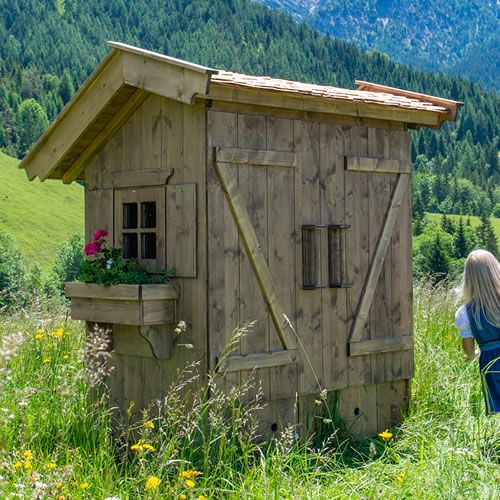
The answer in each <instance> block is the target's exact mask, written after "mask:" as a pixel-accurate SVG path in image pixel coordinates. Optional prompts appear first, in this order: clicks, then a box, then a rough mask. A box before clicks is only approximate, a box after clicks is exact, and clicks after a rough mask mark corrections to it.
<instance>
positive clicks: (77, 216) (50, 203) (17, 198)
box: [0, 151, 83, 272]
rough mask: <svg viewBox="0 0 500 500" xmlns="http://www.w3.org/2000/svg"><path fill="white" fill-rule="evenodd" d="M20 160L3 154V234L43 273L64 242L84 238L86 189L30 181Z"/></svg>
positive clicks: (0, 218)
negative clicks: (74, 238) (20, 165)
mask: <svg viewBox="0 0 500 500" xmlns="http://www.w3.org/2000/svg"><path fill="white" fill-rule="evenodd" d="M18 165H19V160H16V159H15V158H11V157H10V156H7V155H6V154H4V153H2V152H1V151H0V186H1V187H2V191H1V194H0V231H1V232H4V233H6V234H8V235H9V236H11V237H12V238H14V240H15V241H16V242H17V244H18V246H19V248H20V249H21V251H22V253H23V255H24V256H25V257H26V258H27V259H28V260H29V261H31V262H32V263H34V264H37V265H38V266H39V267H40V268H41V269H42V270H43V271H46V272H47V271H49V270H50V269H51V268H52V266H53V265H54V257H55V254H56V251H57V249H58V248H59V247H60V246H61V243H62V242H64V241H66V240H68V239H69V238H70V237H71V236H73V235H74V234H81V235H83V187H82V186H80V185H79V184H76V183H74V184H71V185H70V186H64V185H63V184H62V183H61V182H57V181H50V180H49V181H46V182H43V183H41V182H40V181H38V180H35V181H33V182H28V178H27V177H26V172H25V171H24V170H19V169H18Z"/></svg>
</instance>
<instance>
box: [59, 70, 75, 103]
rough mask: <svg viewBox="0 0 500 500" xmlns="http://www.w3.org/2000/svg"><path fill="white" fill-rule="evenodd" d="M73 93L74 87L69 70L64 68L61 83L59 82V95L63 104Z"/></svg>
mask: <svg viewBox="0 0 500 500" xmlns="http://www.w3.org/2000/svg"><path fill="white" fill-rule="evenodd" d="M74 93H75V87H74V85H73V79H72V78H71V75H70V74H69V71H68V70H67V69H65V70H64V71H63V74H62V78H61V83H60V84H59V95H60V97H61V99H62V101H63V103H64V104H66V103H67V102H68V101H69V100H70V99H71V98H72V97H73V94H74Z"/></svg>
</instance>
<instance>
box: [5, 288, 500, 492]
mask: <svg viewBox="0 0 500 500" xmlns="http://www.w3.org/2000/svg"><path fill="white" fill-rule="evenodd" d="M454 310H455V304H454V296H453V293H452V292H451V291H449V290H447V289H446V288H445V287H440V288H433V289H431V288H430V287H428V286H427V285H424V284H418V285H416V287H415V376H414V379H413V381H412V394H411V401H410V407H409V413H408V415H407V417H406V419H405V420H404V422H403V423H402V425H400V426H399V427H398V428H394V429H390V434H392V436H389V435H384V436H385V438H386V439H383V438H381V437H379V436H372V437H370V438H367V439H365V440H363V441H360V442H356V441H355V440H353V439H352V438H351V437H350V435H349V429H346V428H344V427H343V426H342V425H341V424H340V423H339V422H338V420H337V419H336V418H335V416H334V415H332V412H334V408H333V406H331V404H330V402H329V401H324V400H321V398H319V397H318V399H319V400H320V401H321V404H320V405H319V406H318V416H317V417H316V420H317V424H318V425H317V429H318V432H317V434H316V435H313V436H311V437H310V438H309V439H308V440H307V441H306V442H300V441H297V440H296V433H297V429H289V430H287V431H286V432H284V433H283V435H282V436H281V437H280V438H279V439H278V440H276V441H274V442H272V443H270V444H259V439H258V437H257V436H256V431H255V421H254V417H255V415H257V416H258V412H259V410H258V408H259V407H260V406H261V405H262V403H261V402H259V401H258V400H257V401H254V402H253V403H250V404H249V405H248V406H243V405H242V404H241V403H240V402H239V400H240V398H239V396H241V394H238V393H233V394H231V395H229V396H225V395H224V394H222V393H221V392H220V391H219V390H218V388H217V384H216V382H215V380H211V381H210V384H211V391H212V398H211V399H210V400H207V397H206V392H205V391H204V389H198V390H196V389H194V387H195V386H196V385H197V381H198V377H197V375H196V366H189V367H186V370H185V372H184V373H182V374H180V375H179V380H178V381H177V382H176V383H175V384H174V385H173V387H172V388H171V389H170V390H169V392H168V394H167V395H166V397H165V400H164V401H162V402H158V403H157V404H155V405H153V407H152V408H151V411H150V412H149V414H147V415H144V418H143V420H142V421H141V422H138V423H136V424H130V425H123V426H122V427H120V428H118V429H115V431H114V433H112V432H111V430H110V429H111V427H110V423H111V415H110V412H109V411H108V410H106V407H105V404H104V399H103V397H104V396H102V390H103V387H102V385H101V383H100V380H102V378H101V377H102V376H104V375H105V374H106V371H107V367H106V363H107V354H106V349H107V345H106V335H105V332H99V331H96V332H94V333H93V334H92V335H90V336H89V337H88V338H87V340H86V339H85V336H84V330H83V325H82V323H79V322H73V321H71V320H69V319H68V314H67V309H66V306H65V305H64V304H60V305H58V306H51V307H48V306H47V305H45V304H39V303H37V302H36V301H35V302H34V303H33V304H32V305H31V306H30V307H28V308H25V309H24V310H21V311H18V312H16V313H14V314H12V313H9V314H3V315H2V316H0V497H1V498H16V497H17V498H56V499H58V500H63V499H69V498H93V499H94V498H97V499H104V498H108V499H111V498H113V499H117V498H120V499H126V498H179V499H186V500H187V499H199V500H203V499H204V498H252V499H254V498H255V499H260V498H311V499H313V498H314V499H317V498H348V497H350V498H374V497H376V498H379V497H383V498H491V499H493V498H498V496H499V493H500V467H499V463H500V433H499V432H498V427H499V426H498V423H499V421H498V416H496V417H495V416H493V417H486V416H485V414H484V403H483V400H482V396H481V391H480V381H479V374H478V367H477V364H476V363H475V362H473V363H470V364H467V363H465V361H464V358H463V355H462V352H461V347H460V339H459V337H458V335H457V332H456V329H455V328H454V326H453V312H454ZM84 359H87V363H86V364H84ZM186 385H188V386H189V385H191V386H193V394H194V395H193V396H192V408H191V409H190V410H187V409H185V406H184V401H183V397H182V396H181V389H183V388H184V387H185V386H186ZM244 390H245V388H242V391H244ZM321 415H323V416H321ZM325 415H326V416H328V417H333V418H328V419H325V418H324V416H325ZM380 431H381V432H382V431H384V429H380Z"/></svg>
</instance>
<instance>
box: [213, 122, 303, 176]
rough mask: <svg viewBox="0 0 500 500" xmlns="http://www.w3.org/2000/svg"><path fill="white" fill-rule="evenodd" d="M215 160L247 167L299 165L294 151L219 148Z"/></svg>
mask: <svg viewBox="0 0 500 500" xmlns="http://www.w3.org/2000/svg"><path fill="white" fill-rule="evenodd" d="M247 119H248V118H247ZM261 120H262V118H261ZM215 159H216V161H217V162H222V163H232V164H243V165H247V166H249V165H253V166H269V167H294V166H295V165H296V164H297V156H296V154H295V153H294V152H293V151H266V150H254V149H240V148H221V147H218V148H216V150H215Z"/></svg>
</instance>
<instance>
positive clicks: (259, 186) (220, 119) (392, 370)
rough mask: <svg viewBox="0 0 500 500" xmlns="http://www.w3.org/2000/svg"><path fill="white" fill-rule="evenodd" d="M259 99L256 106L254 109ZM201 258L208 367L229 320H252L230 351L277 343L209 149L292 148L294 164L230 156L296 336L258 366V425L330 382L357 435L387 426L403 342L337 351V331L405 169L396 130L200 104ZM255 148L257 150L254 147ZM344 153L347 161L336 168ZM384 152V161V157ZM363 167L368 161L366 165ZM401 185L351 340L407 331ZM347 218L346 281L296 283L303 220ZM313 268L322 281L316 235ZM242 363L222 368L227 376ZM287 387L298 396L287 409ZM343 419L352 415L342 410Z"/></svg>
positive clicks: (407, 243)
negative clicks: (341, 284) (312, 285)
mask: <svg viewBox="0 0 500 500" xmlns="http://www.w3.org/2000/svg"><path fill="white" fill-rule="evenodd" d="M261 109H262V108H261ZM207 132H208V174H207V175H208V225H209V230H208V234H209V239H208V262H209V263H210V270H209V273H208V279H209V303H208V306H209V317H208V321H209V330H210V333H209V337H210V340H209V342H210V354H209V357H210V366H211V367H214V366H215V365H216V363H217V360H218V357H219V356H220V354H221V353H222V351H223V349H224V345H225V344H226V342H228V340H229V338H230V335H231V332H232V331H233V329H234V328H236V327H237V325H238V324H243V323H244V322H246V321H251V320H256V324H255V327H254V329H253V331H252V332H251V333H250V334H249V335H248V336H247V337H246V338H245V339H244V340H242V341H241V342H240V345H239V350H238V352H237V354H241V355H245V354H249V353H256V352H266V351H270V350H276V349H280V348H281V345H280V341H279V337H278V335H277V332H276V330H275V328H274V324H273V322H272V321H271V318H270V316H269V314H268V311H267V306H266V304H265V302H264V301H263V298H262V293H261V290H260V288H259V284H258V282H257V280H256V277H255V273H254V272H253V270H252V268H251V266H250V265H249V262H248V255H247V250H246V249H245V246H244V245H243V243H242V237H241V234H239V232H238V225H237V224H236V223H235V220H234V218H233V215H232V214H231V210H230V206H229V204H228V201H227V200H226V199H225V197H224V189H223V188H224V186H223V185H222V184H223V183H221V179H220V177H219V176H218V174H217V169H216V167H215V158H214V157H213V156H212V155H213V149H214V147H216V146H218V147H223V148H240V149H254V150H263V151H265V150H267V151H292V152H295V153H296V158H297V162H296V165H295V166H293V167H290V168H286V167H275V166H262V165H260V166H256V165H250V164H248V165H244V164H241V163H239V164H238V165H233V167H232V168H233V169H234V170H233V171H234V173H235V175H237V179H238V186H239V195H240V196H241V198H242V199H243V200H244V203H245V205H246V208H247V211H248V213H249V216H250V219H251V222H252V225H253V228H254V230H255V232H256V234H257V237H258V239H259V243H260V246H261V248H262V250H263V253H264V255H265V257H266V261H267V264H268V267H269V269H270V270H271V273H272V275H273V276H274V278H275V280H276V285H277V290H278V301H279V303H280V305H281V306H282V308H283V310H284V311H285V313H286V314H287V316H288V317H289V318H290V319H291V321H292V323H293V326H294V328H295V330H296V332H297V334H298V337H299V341H300V342H299V344H300V345H299V361H298V363H297V364H296V365H286V366H279V367H274V368H264V369H258V370H256V371H255V373H253V375H254V376H256V378H257V379H258V380H259V381H260V383H261V386H262V390H263V394H264V399H265V400H266V401H269V402H270V404H269V406H268V408H267V409H266V410H265V412H264V414H263V419H264V421H266V422H267V423H274V422H276V421H278V420H279V419H280V418H282V419H283V420H285V421H296V420H297V418H298V414H299V413H300V414H301V417H300V418H301V420H304V419H305V418H306V416H305V414H304V413H305V412H306V410H308V409H309V406H310V405H309V404H308V403H307V397H306V396H307V395H309V394H317V393H318V392H319V391H320V390H322V389H326V390H328V391H334V390H338V389H346V388H352V389H347V390H344V391H342V392H341V398H340V401H341V404H340V411H341V413H342V414H343V415H344V416H345V417H346V419H347V420H348V421H349V422H350V423H352V430H353V431H354V432H355V433H359V434H362V433H363V432H365V431H372V432H374V431H376V430H377V429H379V428H380V427H381V426H382V425H384V424H385V425H386V426H388V425H389V424H390V422H391V421H394V420H395V418H396V415H397V413H398V411H397V410H395V408H400V407H401V406H402V405H403V406H404V404H405V401H406V396H407V379H409V378H410V376H411V373H412V355H413V353H412V351H411V350H405V351H397V350H396V351H390V352H381V353H376V354H366V355H360V356H348V337H349V333H350V331H351V329H352V327H353V321H354V318H355V317H356V314H357V310H358V306H359V302H360V298H361V295H362V292H363V289H364V285H365V281H366V279H367V275H368V272H369V269H370V263H371V262H372V259H373V257H374V254H375V250H376V248H377V242H378V239H379V235H380V234H381V232H382V229H383V227H384V223H385V221H386V217H387V212H388V210H389V206H390V202H391V197H392V195H393V191H394V188H395V184H396V180H397V176H398V175H399V174H398V172H405V173H407V172H408V170H409V162H410V158H409V154H410V148H409V134H408V133H407V132H406V131H404V130H400V129H397V128H368V127H364V126H349V125H335V124H332V123H325V122H320V121H315V120H313V119H309V120H303V119H294V118H287V117H280V116H279V113H277V112H276V110H274V112H273V116H265V115H264V114H262V115H259V114H258V113H256V112H255V111H254V112H253V113H252V114H249V113H246V112H238V111H234V110H231V111H230V112H225V111H222V110H220V111H213V110H212V111H209V112H208V130H207ZM261 156H262V155H261ZM346 157H355V158H373V159H374V160H367V161H363V162H360V161H355V162H354V165H355V167H353V168H352V169H349V170H347V169H346V168H345V167H346V160H345V158H346ZM385 160H388V161H385ZM371 168H373V171H370V169H371ZM410 198H411V196H410V190H409V189H408V190H407V191H406V193H405V195H404V203H403V204H402V207H401V209H400V210H399V212H400V213H399V215H398V218H397V221H396V225H395V227H396V229H395V230H394V232H393V234H392V237H391V242H390V244H389V249H388V251H387V254H386V256H385V259H384V264H383V268H382V272H381V276H380V278H379V280H378V284H377V288H376V293H375V298H374V301H373V304H372V306H371V308H370V312H369V317H368V320H367V321H366V325H363V328H362V334H361V338H360V339H359V340H377V339H387V338H391V337H401V336H403V335H411V333H412V325H411V315H412V309H411V294H412V291H411V290H412V285H411V275H412V273H411V207H410ZM343 223H346V224H350V226H351V227H350V228H349V229H348V230H347V231H346V234H345V245H346V256H347V259H346V271H347V277H346V282H351V283H352V287H351V288H329V287H328V286H326V287H324V288H318V289H315V290H304V289H303V287H302V238H301V228H302V226H303V225H308V224H312V225H318V226H325V225H328V224H343ZM320 231H322V234H321V241H322V243H321V246H322V257H321V275H322V276H323V278H322V282H323V284H326V285H328V278H327V275H326V274H327V271H326V268H327V262H326V258H325V257H326V255H325V248H326V246H325V243H324V242H325V241H326V240H324V238H325V235H326V231H324V230H320ZM250 375H252V373H251V372H248V371H241V372H232V373H230V374H228V375H227V378H226V382H227V383H228V384H229V385H230V384H238V383H241V382H243V381H244V380H246V379H247V378H248V377H249V376H250ZM296 394H298V395H299V405H300V401H301V400H302V406H303V408H302V409H297V403H296ZM351 417H352V418H351Z"/></svg>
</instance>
